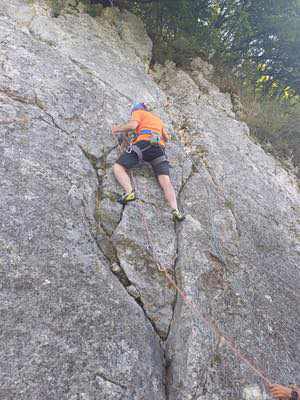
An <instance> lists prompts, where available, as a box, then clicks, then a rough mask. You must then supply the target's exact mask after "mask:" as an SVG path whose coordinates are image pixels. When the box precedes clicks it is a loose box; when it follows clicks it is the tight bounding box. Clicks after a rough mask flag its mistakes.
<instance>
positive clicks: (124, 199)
mask: <svg viewBox="0 0 300 400" xmlns="http://www.w3.org/2000/svg"><path fill="white" fill-rule="evenodd" d="M135 199H136V197H135V193H134V192H131V193H124V194H123V195H122V196H120V197H119V198H118V203H120V204H123V206H125V205H126V204H127V203H129V202H130V201H134V200H135Z"/></svg>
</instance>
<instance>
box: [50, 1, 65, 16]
mask: <svg viewBox="0 0 300 400" xmlns="http://www.w3.org/2000/svg"><path fill="white" fill-rule="evenodd" d="M50 6H51V10H52V16H53V17H54V18H57V17H58V16H59V15H60V13H61V10H62V8H63V6H64V2H63V0H50Z"/></svg>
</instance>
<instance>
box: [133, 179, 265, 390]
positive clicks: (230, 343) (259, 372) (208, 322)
mask: <svg viewBox="0 0 300 400" xmlns="http://www.w3.org/2000/svg"><path fill="white" fill-rule="evenodd" d="M131 179H132V182H133V186H134V188H135V190H136V191H138V187H137V183H136V180H135V178H134V175H133V173H131ZM139 210H140V213H141V217H142V221H143V225H144V226H145V229H146V234H147V242H148V249H149V251H151V253H152V256H153V259H154V261H155V263H156V266H157V268H158V270H159V271H160V272H163V273H164V275H165V278H166V280H167V281H168V282H169V284H170V285H172V286H173V287H174V289H175V290H176V291H177V293H178V294H179V295H180V297H181V298H182V300H183V301H184V302H185V304H187V305H188V306H189V307H190V308H191V309H192V310H194V311H196V312H197V315H198V316H199V317H200V319H201V320H202V321H203V322H204V323H205V325H206V326H207V327H208V328H210V329H211V330H212V331H213V332H214V334H215V335H216V336H217V337H218V338H219V339H220V341H221V342H223V343H224V344H226V345H227V347H228V348H229V349H230V350H231V351H232V352H233V353H234V354H235V355H236V357H237V358H239V359H240V360H241V361H243V362H244V363H245V364H247V365H248V367H249V368H250V369H251V370H252V371H253V372H254V373H255V374H256V375H257V376H259V377H260V378H261V379H262V380H263V381H264V382H265V383H266V384H267V385H270V384H271V381H270V379H269V378H268V377H267V375H266V373H264V372H263V371H262V370H261V369H260V368H258V367H257V366H256V365H255V364H254V362H253V361H251V360H250V359H249V358H248V357H246V356H245V355H244V354H242V353H241V351H240V350H239V349H238V347H237V345H236V343H235V341H234V340H233V339H230V338H228V337H226V336H225V335H224V334H223V332H222V331H221V330H220V328H219V327H218V326H217V325H216V323H215V322H214V321H212V320H211V319H210V318H209V317H208V316H207V315H206V314H203V312H202V310H201V309H200V308H199V307H198V306H197V305H196V304H195V303H194V302H193V301H192V300H191V299H190V297H189V296H188V295H187V294H186V293H185V292H184V291H183V290H182V289H180V288H179V287H178V285H177V284H176V282H175V281H174V279H173V278H172V277H171V276H170V274H169V272H168V270H167V268H166V267H164V266H163V265H161V263H160V261H159V260H158V259H157V257H156V254H155V252H154V249H153V247H152V244H151V239H150V238H151V234H150V230H149V226H148V223H147V220H146V217H145V214H144V211H143V208H142V207H139Z"/></svg>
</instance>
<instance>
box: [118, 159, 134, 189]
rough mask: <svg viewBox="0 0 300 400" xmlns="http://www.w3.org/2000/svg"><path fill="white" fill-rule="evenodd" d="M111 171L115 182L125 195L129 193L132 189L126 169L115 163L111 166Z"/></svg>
mask: <svg viewBox="0 0 300 400" xmlns="http://www.w3.org/2000/svg"><path fill="white" fill-rule="evenodd" d="M113 171H114V175H115V177H116V180H117V181H118V182H119V184H120V185H121V186H122V188H123V189H124V191H125V193H131V192H132V190H133V188H132V185H131V181H130V177H129V175H128V173H127V171H126V169H125V168H124V167H123V166H122V165H120V164H118V163H115V164H114V166H113Z"/></svg>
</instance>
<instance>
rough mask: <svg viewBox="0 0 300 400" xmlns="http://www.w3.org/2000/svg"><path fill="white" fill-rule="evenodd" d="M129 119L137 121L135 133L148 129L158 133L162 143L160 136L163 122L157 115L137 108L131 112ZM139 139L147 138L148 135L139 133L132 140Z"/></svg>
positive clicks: (138, 140) (135, 141)
mask: <svg viewBox="0 0 300 400" xmlns="http://www.w3.org/2000/svg"><path fill="white" fill-rule="evenodd" d="M131 119H132V120H134V121H137V122H138V123H139V124H138V126H137V128H136V132H137V133H139V132H140V131H142V130H144V129H149V130H150V131H153V132H156V133H159V134H160V136H161V141H162V143H161V144H164V140H163V137H162V132H163V128H164V124H163V122H162V121H161V119H160V118H159V117H157V116H156V115H154V114H152V113H151V112H149V111H144V110H137V111H134V112H133V113H132V116H131ZM141 140H149V135H143V134H141V135H139V136H138V137H137V139H136V140H134V143H137V142H140V141H141Z"/></svg>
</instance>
